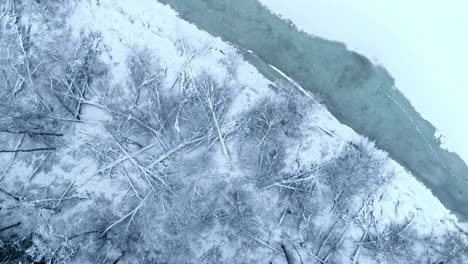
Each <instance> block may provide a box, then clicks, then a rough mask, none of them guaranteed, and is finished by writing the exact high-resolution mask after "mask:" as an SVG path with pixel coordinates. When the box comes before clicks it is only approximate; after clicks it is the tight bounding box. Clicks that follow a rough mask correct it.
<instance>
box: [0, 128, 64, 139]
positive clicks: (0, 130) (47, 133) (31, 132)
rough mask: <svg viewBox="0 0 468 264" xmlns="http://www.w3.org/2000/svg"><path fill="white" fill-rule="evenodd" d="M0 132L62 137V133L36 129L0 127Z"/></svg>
mask: <svg viewBox="0 0 468 264" xmlns="http://www.w3.org/2000/svg"><path fill="white" fill-rule="evenodd" d="M0 132H5V133H10V134H28V135H39V136H55V137H63V134H62V133H52V132H36V131H25V130H20V131H13V130H8V129H0Z"/></svg>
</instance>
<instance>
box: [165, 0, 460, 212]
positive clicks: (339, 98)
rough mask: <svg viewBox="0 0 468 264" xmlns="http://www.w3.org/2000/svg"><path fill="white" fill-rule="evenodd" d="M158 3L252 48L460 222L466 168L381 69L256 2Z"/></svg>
mask: <svg viewBox="0 0 468 264" xmlns="http://www.w3.org/2000/svg"><path fill="white" fill-rule="evenodd" d="M158 1H159V2H161V3H165V4H169V5H170V6H171V7H172V8H173V9H175V10H176V11H177V12H178V13H179V15H180V17H181V18H182V19H184V20H187V21H189V22H191V23H194V24H195V25H196V26H198V27H199V28H200V29H202V30H205V31H207V32H209V33H210V34H212V35H214V36H219V37H221V38H222V39H223V40H225V41H228V42H230V43H232V44H234V45H237V46H239V47H242V48H244V49H248V50H251V51H253V55H247V56H246V59H248V60H249V61H250V62H251V63H252V64H253V65H254V66H255V67H257V69H258V70H259V71H260V72H261V73H262V74H264V75H265V76H266V77H267V78H269V79H270V80H275V79H276V78H280V76H278V75H277V74H276V73H275V72H274V71H272V69H271V68H270V67H269V65H268V64H271V65H273V66H275V67H276V68H278V69H279V70H281V71H282V72H284V73H285V74H287V75H288V76H290V77H291V78H293V79H294V80H295V81H296V82H297V83H299V84H300V85H301V86H302V87H303V88H305V89H307V90H309V91H311V92H312V93H314V94H318V95H320V96H321V98H323V99H324V103H325V105H326V106H327V108H328V109H329V111H330V112H331V113H332V114H333V115H334V116H335V117H336V118H338V120H339V121H340V122H341V123H343V124H346V125H348V126H350V127H351V128H353V129H354V130H355V131H356V132H357V133H359V134H361V135H364V136H366V137H368V138H370V139H371V140H373V141H375V143H376V145H377V146H378V147H379V148H380V149H383V150H385V151H387V152H388V153H389V154H390V156H391V157H392V158H393V159H395V160H396V161H397V162H399V163H400V164H401V165H403V166H404V167H405V168H406V169H407V170H409V171H410V172H411V173H412V174H413V175H415V176H416V177H417V178H418V179H419V180H420V181H422V182H423V183H424V184H425V185H426V186H427V187H428V188H430V189H431V190H432V192H433V193H434V194H435V195H436V196H437V197H438V198H439V200H440V201H441V202H442V203H443V204H444V205H445V206H446V207H447V208H449V209H450V210H452V211H453V212H455V213H456V214H457V215H459V216H460V218H461V219H463V220H466V219H468V206H467V205H466V203H467V201H468V167H467V165H466V164H465V162H464V161H463V160H462V159H461V158H460V157H459V156H458V155H456V154H454V153H451V152H448V151H446V150H444V149H442V148H441V147H440V142H439V141H438V140H437V139H435V138H434V133H435V128H434V126H433V125H432V124H430V123H429V122H428V121H426V120H425V119H423V118H422V117H421V116H420V115H419V114H418V113H417V112H416V110H415V109H414V108H413V107H412V105H411V104H410V102H409V101H408V100H407V99H406V98H405V97H404V96H403V94H402V93H401V92H399V91H398V89H396V88H395V87H394V80H393V78H392V77H391V76H390V75H389V74H388V72H387V71H386V70H385V69H383V68H381V67H378V66H375V65H373V64H372V63H371V62H370V61H369V60H368V59H367V58H365V57H364V56H362V55H360V54H357V53H355V52H351V51H349V50H347V49H346V47H345V46H344V45H343V44H341V43H338V42H332V41H327V40H324V39H320V38H317V37H314V36H311V35H309V34H306V33H304V32H302V31H299V30H298V29H297V28H296V27H295V26H294V25H292V24H291V23H288V22H287V21H284V20H282V19H280V18H279V17H277V16H275V15H273V14H271V12H270V11H269V10H268V9H266V8H265V7H263V6H262V5H261V4H260V3H258V2H257V1H256V0H158ZM304 12H307V10H304ZM421 89H423V88H421ZM421 92H424V91H421ZM447 118H449V117H447Z"/></svg>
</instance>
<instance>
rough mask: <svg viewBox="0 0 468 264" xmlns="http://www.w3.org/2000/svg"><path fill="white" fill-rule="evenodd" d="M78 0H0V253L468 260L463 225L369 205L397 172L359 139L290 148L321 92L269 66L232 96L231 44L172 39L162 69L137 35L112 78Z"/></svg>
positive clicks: (51, 259)
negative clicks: (301, 152) (78, 12)
mask: <svg viewBox="0 0 468 264" xmlns="http://www.w3.org/2000/svg"><path fill="white" fill-rule="evenodd" d="M74 5H76V3H75V2H73V3H72V1H38V0H37V1H26V0H24V1H2V2H1V3H0V263H288V264H293V263H467V262H468V257H467V256H468V255H467V250H468V243H467V240H466V237H465V235H464V233H463V232H462V231H461V230H448V231H444V230H440V232H438V233H437V234H432V235H427V234H424V235H422V234H420V233H418V231H417V230H416V229H414V228H413V225H412V223H413V220H414V219H412V218H410V217H408V218H407V219H406V220H405V221H403V222H389V221H386V220H385V219H384V217H382V216H381V215H377V213H376V212H375V211H374V208H375V207H374V205H375V204H376V203H379V201H380V200H381V199H382V197H383V196H384V195H385V186H387V185H388V184H389V183H390V182H391V181H392V180H393V178H394V177H395V172H394V171H393V170H392V169H391V168H390V167H389V165H388V163H389V158H388V157H387V156H386V155H385V154H384V153H382V152H381V151H379V150H376V149H375V148H374V146H373V144H372V143H371V142H369V141H368V140H366V139H364V138H362V139H361V140H358V141H354V142H346V144H344V146H343V147H341V148H339V149H336V150H332V152H334V155H333V157H331V158H329V159H324V160H323V162H321V163H312V164H309V163H303V162H302V161H301V160H300V159H295V158H294V155H295V154H294V153H292V151H291V146H295V145H298V144H302V142H305V141H306V140H308V138H307V135H308V134H306V133H304V131H303V127H304V126H303V123H304V122H306V121H307V120H308V119H307V118H306V117H307V116H309V115H313V114H314V113H319V109H321V108H322V106H320V104H319V102H318V101H317V100H315V99H313V98H312V99H311V98H308V97H306V96H304V95H302V94H301V93H300V92H299V91H297V89H296V88H295V87H294V85H292V84H289V83H288V82H286V81H284V80H283V81H281V80H280V81H278V82H277V83H275V84H272V85H270V87H269V94H268V95H265V96H263V98H262V99H260V100H258V101H257V102H255V104H253V105H252V106H251V107H248V109H246V110H237V109H236V107H234V106H235V105H236V98H237V96H238V94H240V93H242V91H243V90H244V89H246V88H245V87H243V86H242V85H240V84H239V83H238V82H237V81H236V78H237V77H236V76H237V74H238V73H237V69H236V65H237V64H236V61H238V60H239V59H240V58H239V57H238V56H239V55H236V54H229V55H228V56H227V57H226V59H225V60H224V61H222V65H224V67H225V69H226V72H227V74H226V75H223V76H222V77H220V76H217V75H215V74H213V73H212V72H210V71H209V70H203V71H195V70H192V68H191V66H190V62H191V60H192V59H193V57H194V56H196V55H198V54H199V53H200V51H194V50H193V49H192V48H191V46H190V42H189V41H186V40H184V39H181V40H180V41H178V42H176V43H174V48H175V49H177V50H178V52H179V53H180V54H181V56H185V57H186V67H185V68H184V69H183V70H182V71H180V72H179V73H178V74H177V78H176V79H175V80H174V81H172V80H170V81H169V80H168V72H169V71H171V69H170V68H171V65H170V64H167V65H166V64H164V63H162V62H161V61H160V60H159V58H158V57H159V56H158V54H154V53H152V51H151V50H149V49H146V48H144V47H135V49H134V52H133V53H132V54H131V55H129V56H128V58H127V60H126V61H122V62H121V63H124V64H125V65H126V67H127V69H128V72H127V76H126V77H125V78H126V80H127V81H126V82H120V83H114V82H112V76H111V74H110V73H109V72H110V68H111V67H112V65H109V64H108V63H106V62H105V61H104V60H102V56H103V53H105V52H106V49H107V47H106V45H105V43H103V42H102V38H101V32H91V33H83V34H82V35H81V37H80V39H76V38H73V37H72V36H71V34H70V29H69V28H68V25H67V23H65V19H66V18H67V16H68V15H69V13H70V12H72V9H73V7H74ZM168 83H169V85H168ZM319 131H321V132H320V133H328V134H329V135H330V136H333V134H332V132H330V131H328V130H326V129H322V130H320V129H319ZM308 151H315V150H313V149H312V150H308ZM317 151H318V150H317ZM395 210H397V209H395Z"/></svg>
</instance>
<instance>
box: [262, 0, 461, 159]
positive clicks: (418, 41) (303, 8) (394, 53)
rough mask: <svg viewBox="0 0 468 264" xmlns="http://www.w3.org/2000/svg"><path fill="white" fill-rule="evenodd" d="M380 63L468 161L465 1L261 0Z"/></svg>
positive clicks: (299, 23)
mask: <svg viewBox="0 0 468 264" xmlns="http://www.w3.org/2000/svg"><path fill="white" fill-rule="evenodd" d="M260 1H261V2H262V3H263V4H265V5H266V6H268V7H269V8H270V9H271V10H272V11H273V12H275V13H278V14H281V15H282V16H283V17H285V18H288V19H290V20H292V21H293V22H294V24H296V25H297V26H298V27H299V28H300V29H302V30H304V31H306V32H308V33H311V34H313V35H316V36H319V37H324V38H327V39H331V40H337V41H340V42H344V43H345V44H346V45H347V46H348V48H349V49H351V50H354V51H358V52H359V53H362V54H364V55H366V56H367V57H369V58H370V59H371V60H372V61H374V62H376V63H378V64H381V65H383V66H385V68H387V70H388V71H389V72H390V73H391V74H392V75H393V77H394V78H395V81H396V85H397V87H398V88H399V89H400V90H401V91H402V92H403V93H404V94H405V95H406V96H407V98H408V99H409V100H410V101H411V102H412V104H413V105H414V106H415V107H416V109H417V110H418V111H419V112H420V113H421V114H422V116H423V117H424V118H426V119H428V120H429V121H430V122H431V123H432V124H434V125H435V126H436V127H437V128H438V129H439V130H440V131H441V132H442V133H443V134H444V135H445V140H446V143H447V146H448V148H449V149H450V150H453V151H455V152H457V153H458V154H459V155H460V156H462V158H463V159H464V160H465V162H467V163H468V1H467V0H444V1H442V0H437V1H436V0H410V1H408V0H391V1H390V0H387V1H376V0H353V1H350V0H288V1H284V0H260Z"/></svg>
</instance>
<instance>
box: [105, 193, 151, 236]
mask: <svg viewBox="0 0 468 264" xmlns="http://www.w3.org/2000/svg"><path fill="white" fill-rule="evenodd" d="M152 192H153V190H150V191H149V192H148V194H147V195H146V196H145V198H144V199H143V200H142V201H141V202H140V203H139V204H138V206H137V207H135V208H134V209H133V210H132V211H130V212H129V213H128V214H126V215H124V216H123V217H122V218H120V219H119V220H117V221H116V222H114V223H113V224H111V225H110V226H108V227H107V228H106V230H104V232H102V233H101V235H100V236H99V238H102V237H103V236H104V235H105V234H106V233H107V232H108V231H109V230H111V229H112V228H113V227H114V226H116V225H118V224H119V223H121V222H122V221H124V220H125V219H127V218H128V217H132V218H131V219H133V217H134V216H135V214H136V213H137V212H138V210H139V209H140V208H141V207H142V206H143V204H144V203H145V201H146V199H148V197H149V196H150V194H151V193H152Z"/></svg>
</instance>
